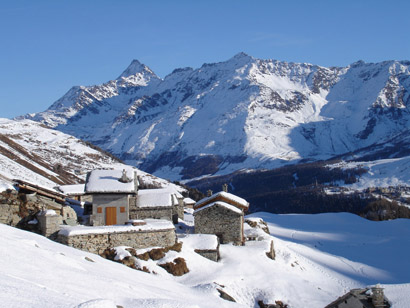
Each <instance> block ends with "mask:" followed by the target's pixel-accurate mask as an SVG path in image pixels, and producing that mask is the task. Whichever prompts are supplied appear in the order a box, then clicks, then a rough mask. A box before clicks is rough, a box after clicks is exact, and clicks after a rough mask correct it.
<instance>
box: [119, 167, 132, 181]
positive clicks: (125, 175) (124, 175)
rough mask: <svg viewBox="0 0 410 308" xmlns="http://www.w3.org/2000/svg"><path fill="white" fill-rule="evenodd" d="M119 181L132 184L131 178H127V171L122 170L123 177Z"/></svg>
mask: <svg viewBox="0 0 410 308" xmlns="http://www.w3.org/2000/svg"><path fill="white" fill-rule="evenodd" d="M118 181H120V182H121V183H129V182H131V179H129V178H128V177H127V171H125V169H123V170H122V176H121V178H120V179H119V180H118Z"/></svg>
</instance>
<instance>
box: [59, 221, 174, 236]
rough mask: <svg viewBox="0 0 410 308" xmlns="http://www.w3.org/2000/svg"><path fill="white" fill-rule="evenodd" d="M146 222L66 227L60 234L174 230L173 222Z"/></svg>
mask: <svg viewBox="0 0 410 308" xmlns="http://www.w3.org/2000/svg"><path fill="white" fill-rule="evenodd" d="M144 221H145V222H146V224H145V225H142V226H132V225H115V226H99V227H87V226H75V227H66V226H63V229H62V230H61V231H60V232H59V233H58V234H60V235H64V236H72V235H86V234H104V233H118V232H135V231H141V232H144V231H156V230H169V229H174V228H175V227H174V225H173V224H172V222H170V221H168V220H163V219H144Z"/></svg>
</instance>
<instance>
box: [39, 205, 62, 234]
mask: <svg viewBox="0 0 410 308" xmlns="http://www.w3.org/2000/svg"><path fill="white" fill-rule="evenodd" d="M52 212H53V213H49V212H48V211H41V212H39V213H38V214H37V220H38V223H39V227H40V232H41V234H42V235H43V236H45V237H47V238H49V239H53V240H55V239H56V238H57V233H58V231H60V222H61V216H60V215H57V214H55V212H54V211H52Z"/></svg>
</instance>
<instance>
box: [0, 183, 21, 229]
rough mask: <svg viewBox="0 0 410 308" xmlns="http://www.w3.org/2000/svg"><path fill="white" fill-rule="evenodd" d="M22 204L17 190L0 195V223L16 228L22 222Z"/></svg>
mask: <svg viewBox="0 0 410 308" xmlns="http://www.w3.org/2000/svg"><path fill="white" fill-rule="evenodd" d="M21 202H22V201H21V200H20V199H19V198H18V193H17V191H15V190H11V191H8V192H7V191H5V192H2V193H0V223H2V224H6V225H10V226H13V227H15V226H16V225H17V224H18V223H19V221H20V220H21V217H20V215H19V212H20V204H21Z"/></svg>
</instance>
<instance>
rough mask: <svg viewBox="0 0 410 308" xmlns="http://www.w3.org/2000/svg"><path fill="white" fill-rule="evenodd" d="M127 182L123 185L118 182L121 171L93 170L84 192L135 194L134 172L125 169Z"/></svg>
mask: <svg viewBox="0 0 410 308" xmlns="http://www.w3.org/2000/svg"><path fill="white" fill-rule="evenodd" d="M126 174H127V178H128V179H129V182H127V183H123V182H120V181H119V180H120V179H121V177H122V170H120V169H114V170H93V171H91V173H90V175H89V177H88V179H87V183H86V185H85V191H86V192H87V193H108V192H110V193H135V183H134V170H133V169H132V168H127V169H126Z"/></svg>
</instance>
